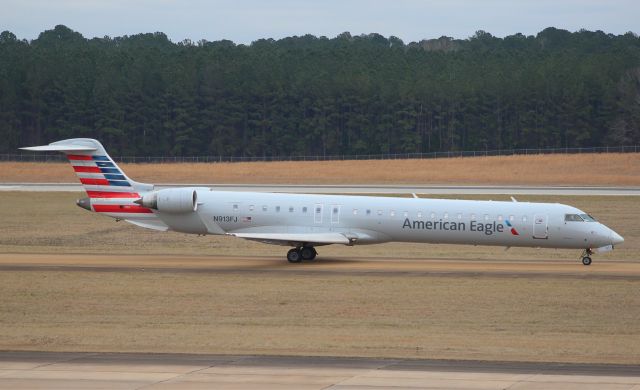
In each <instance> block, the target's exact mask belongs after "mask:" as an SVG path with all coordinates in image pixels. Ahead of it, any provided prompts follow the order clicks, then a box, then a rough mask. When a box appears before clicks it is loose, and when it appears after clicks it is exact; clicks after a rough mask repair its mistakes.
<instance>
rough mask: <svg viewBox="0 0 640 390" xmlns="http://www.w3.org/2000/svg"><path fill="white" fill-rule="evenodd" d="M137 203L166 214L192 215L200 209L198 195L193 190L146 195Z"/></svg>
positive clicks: (154, 192) (186, 189) (184, 189)
mask: <svg viewBox="0 0 640 390" xmlns="http://www.w3.org/2000/svg"><path fill="white" fill-rule="evenodd" d="M136 203H138V204H141V205H142V206H144V207H148V208H150V209H154V210H158V211H162V212H164V213H174V214H179V213H191V212H194V211H196V210H197V209H198V193H197V192H196V190H194V189H193V188H167V189H164V190H159V191H153V192H149V193H146V194H144V196H143V197H142V198H141V199H139V200H138V201H136Z"/></svg>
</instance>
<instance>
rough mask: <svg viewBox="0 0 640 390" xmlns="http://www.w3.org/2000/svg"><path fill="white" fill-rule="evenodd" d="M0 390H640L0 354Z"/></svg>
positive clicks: (462, 369)
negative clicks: (384, 389)
mask: <svg viewBox="0 0 640 390" xmlns="http://www.w3.org/2000/svg"><path fill="white" fill-rule="evenodd" d="M0 388H1V389H39V388H46V389H73V388H82V389H98V388H109V389H142V388H144V389H184V388H188V389H211V388H215V389H247V388H259V389H334V390H336V389H360V390H366V389H382V388H437V389H507V388H509V389H520V390H527V389H531V390H533V389H553V388H564V389H568V388H570V389H574V388H575V389H578V388H579V389H581V390H582V389H587V390H588V389H599V390H608V389H615V390H636V389H638V388H640V367H639V366H630V365H596V364H555V363H509V362H480V361H446V360H405V359H375V358H338V357H306V356H246V355H243V356H229V355H191V354H147V353H74V352H67V353H56V352H0Z"/></svg>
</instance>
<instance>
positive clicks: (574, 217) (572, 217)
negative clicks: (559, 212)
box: [564, 214, 583, 222]
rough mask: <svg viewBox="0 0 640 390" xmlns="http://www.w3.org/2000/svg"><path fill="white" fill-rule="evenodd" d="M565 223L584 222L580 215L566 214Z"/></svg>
mask: <svg viewBox="0 0 640 390" xmlns="http://www.w3.org/2000/svg"><path fill="white" fill-rule="evenodd" d="M564 220H565V222H582V221H583V219H582V217H580V216H579V215H578V214H565V215H564Z"/></svg>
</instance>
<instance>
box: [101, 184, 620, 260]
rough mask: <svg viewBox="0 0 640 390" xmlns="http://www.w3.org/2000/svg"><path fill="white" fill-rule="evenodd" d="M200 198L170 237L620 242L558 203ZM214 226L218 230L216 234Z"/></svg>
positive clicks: (177, 219) (176, 218) (173, 217)
mask: <svg viewBox="0 0 640 390" xmlns="http://www.w3.org/2000/svg"><path fill="white" fill-rule="evenodd" d="M197 192H198V208H197V210H196V211H194V212H193V215H191V216H190V217H189V216H187V215H184V214H168V213H162V212H155V215H156V216H157V217H158V218H160V219H161V220H162V221H163V222H164V223H165V224H167V226H168V227H169V229H170V230H174V231H180V232H185V233H195V234H222V233H227V234H229V233H231V234H233V233H300V234H302V233H309V234H316V233H323V232H337V233H342V234H344V235H345V236H346V237H348V238H350V239H351V244H373V243H381V242H389V241H398V242H424V243H450V244H471V245H500V246H524V247H552V248H575V249H585V248H598V247H602V246H606V245H612V244H615V243H617V242H616V240H617V238H619V236H618V235H617V234H616V233H615V232H613V231H612V230H611V229H609V228H608V227H606V226H604V225H602V224H600V223H599V222H586V221H565V215H567V214H584V213H583V212H582V211H580V210H578V209H576V208H574V207H571V206H567V205H563V204H557V203H556V204H549V203H529V202H503V201H475V200H447V199H418V198H396V197H369V196H343V195H301V194H280V193H255V192H226V191H214V190H206V189H198V190H197ZM114 216H115V215H114ZM215 225H217V226H219V228H220V229H217V228H215V227H214V228H212V226H215ZM265 241H266V240H265ZM292 244H294V243H292Z"/></svg>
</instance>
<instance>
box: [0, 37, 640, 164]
mask: <svg viewBox="0 0 640 390" xmlns="http://www.w3.org/2000/svg"><path fill="white" fill-rule="evenodd" d="M0 137H1V139H2V142H0V153H16V152H17V151H16V149H17V148H18V147H20V146H25V145H40V144H44V143H49V142H52V141H56V140H59V139H64V138H72V137H73V138H75V137H91V138H97V139H99V140H101V141H102V142H103V143H104V144H105V146H107V147H108V149H109V150H110V152H111V153H112V154H113V155H118V156H122V155H127V156H134V155H137V156H196V155H210V156H212V155H222V156H247V157H251V156H287V155H337V154H349V155H354V154H379V153H416V152H433V151H458V150H487V149H510V148H538V147H540V148H544V147H591V146H619V145H634V144H636V145H637V144H640V39H639V38H638V36H637V35H636V34H635V33H632V32H629V33H626V34H623V35H613V34H607V33H605V32H602V31H595V32H593V31H586V30H581V31H578V32H569V31H566V30H561V29H557V28H547V29H545V30H543V31H541V32H539V33H538V34H536V35H535V36H533V35H531V36H526V35H522V34H514V35H510V36H507V37H504V38H498V37H495V36H493V35H491V34H490V33H489V32H485V31H478V32H476V34H475V35H473V36H472V37H469V38H468V39H453V38H449V37H445V36H443V37H440V38H437V39H425V40H422V41H420V42H410V43H405V42H403V41H402V40H401V39H399V38H397V37H394V36H390V37H384V36H382V35H379V34H375V33H372V34H366V35H351V34H350V33H348V32H345V33H342V34H340V35H338V36H336V37H333V38H328V37H324V36H322V37H316V36H312V35H304V36H295V37H289V38H284V39H280V40H274V39H260V40H257V41H254V42H252V43H251V44H249V45H244V44H235V43H234V42H231V41H228V40H220V41H213V42H212V41H206V40H200V41H198V42H193V41H190V40H185V41H182V42H172V41H171V40H169V39H168V38H167V36H166V35H165V34H163V33H161V32H156V33H147V34H138V35H130V36H122V37H108V36H105V37H103V38H91V39H88V38H85V37H83V36H82V35H81V34H80V33H78V32H75V31H73V30H72V29H70V28H68V27H65V26H62V25H58V26H56V27H55V28H53V29H52V30H47V31H44V32H42V33H41V34H40V35H39V36H38V38H37V39H34V40H31V41H27V40H24V39H19V38H18V37H16V36H15V34H13V33H11V32H9V31H4V32H2V33H1V34H0Z"/></svg>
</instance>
